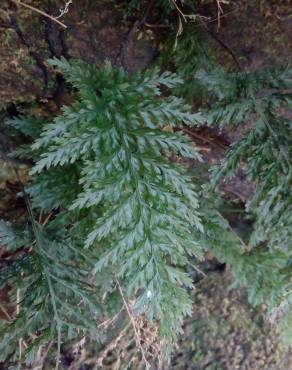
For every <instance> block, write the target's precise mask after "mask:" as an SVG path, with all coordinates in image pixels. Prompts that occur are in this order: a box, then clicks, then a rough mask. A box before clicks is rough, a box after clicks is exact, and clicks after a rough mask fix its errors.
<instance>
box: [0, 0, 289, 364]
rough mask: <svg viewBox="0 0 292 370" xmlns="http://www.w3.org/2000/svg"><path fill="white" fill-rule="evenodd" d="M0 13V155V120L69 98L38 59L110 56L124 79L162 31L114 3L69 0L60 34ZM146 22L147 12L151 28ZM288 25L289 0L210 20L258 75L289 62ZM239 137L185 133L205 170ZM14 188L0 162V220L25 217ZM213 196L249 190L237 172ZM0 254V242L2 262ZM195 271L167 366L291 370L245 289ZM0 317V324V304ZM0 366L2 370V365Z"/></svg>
mask: <svg viewBox="0 0 292 370" xmlns="http://www.w3.org/2000/svg"><path fill="white" fill-rule="evenodd" d="M4 3H5V2H4ZM35 3H36V2H35ZM47 3H48V4H49V3H51V2H49V1H48V2H47ZM40 4H41V2H40ZM1 7H2V5H0V154H1V152H2V153H3V152H5V151H6V150H7V148H8V149H9V146H10V145H12V146H13V145H15V143H14V142H11V143H10V141H9V140H8V139H7V137H6V136H5V126H4V119H5V118H6V117H7V116H9V115H13V114H15V113H21V112H26V113H30V114H41V115H43V116H47V117H49V116H52V115H54V114H56V113H57V112H58V111H59V109H60V107H61V106H62V105H63V104H66V103H70V101H71V96H70V94H68V91H67V89H66V84H65V83H64V81H63V79H62V78H61V77H60V76H59V75H56V74H54V73H53V72H52V71H51V70H50V69H49V67H48V66H47V64H46V62H45V60H46V59H47V58H49V57H53V56H57V57H60V56H61V55H63V56H65V57H67V58H68V57H70V58H81V59H84V60H86V61H88V62H90V63H95V64H97V65H100V64H101V63H103V61H104V60H105V59H109V60H111V62H112V63H114V64H121V65H122V66H123V67H124V68H125V69H126V70H127V71H129V72H130V73H131V72H134V71H136V70H139V69H144V68H146V67H148V66H149V65H151V64H152V63H153V62H154V61H155V59H156V58H157V56H158V55H159V52H160V47H161V45H160V39H161V32H167V28H166V29H164V28H159V27H152V26H151V27H150V26H149V27H148V26H147V24H145V25H143V27H141V28H140V29H139V28H137V27H135V20H133V19H131V17H129V18H128V19H126V18H125V16H124V15H123V14H122V11H121V9H120V8H119V7H118V6H117V7H115V8H113V6H112V4H111V3H109V2H106V1H105V2H101V1H96V2H90V1H82V0H76V1H74V2H73V4H72V6H71V8H70V11H69V13H68V14H67V15H65V16H64V18H63V19H62V21H64V23H65V24H66V25H67V26H68V28H67V29H66V30H62V29H60V28H59V27H58V26H57V25H56V24H55V23H54V22H50V21H49V20H48V19H41V18H40V17H39V16H38V15H36V14H33V13H32V12H30V11H29V10H26V9H20V8H19V9H18V11H16V10H15V11H14V12H13V16H12V17H10V16H8V15H7V14H8V13H7V9H8V8H9V5H7V4H4V5H3V8H1ZM46 10H47V11H48V12H49V13H50V14H54V13H56V9H55V8H54V7H53V6H52V5H48V8H47V9H46ZM57 13H58V12H57ZM151 21H152V20H151V16H150V18H149V20H148V22H149V24H151ZM291 22H292V20H291V2H290V1H289V0H274V1H268V0H237V1H230V5H228V6H227V5H226V8H224V15H223V17H222V19H221V22H220V24H219V23H218V20H214V21H212V23H210V27H211V28H212V31H213V32H214V33H216V35H217V36H218V37H219V38H220V40H222V41H223V42H224V44H225V45H226V46H227V47H228V49H229V50H231V51H232V53H233V54H234V55H235V56H236V59H237V61H238V63H239V64H240V66H241V67H242V68H245V69H257V68H259V67H262V66H264V65H273V64H283V63H284V64H285V63H286V62H288V61H289V57H290V56H291V52H292V40H291V34H292V23H291ZM161 30H163V31H161ZM36 31H37V32H36ZM195 31H196V26H195V27H194V32H195ZM210 42H211V43H213V44H214V47H215V48H216V50H217V58H218V60H219V61H221V62H222V63H224V64H225V65H230V66H232V64H233V63H234V61H233V59H232V57H231V55H230V53H229V52H228V51H226V50H225V49H224V48H222V45H219V44H218V42H217V41H216V40H215V39H212V37H211V39H210ZM241 134H242V132H241V131H240V130H239V131H230V130H229V131H226V132H222V133H219V132H217V131H214V130H209V129H200V130H197V129H192V130H191V131H190V132H189V135H190V136H191V138H192V139H193V140H194V142H195V143H196V144H197V145H198V146H200V147H201V148H203V151H202V152H203V154H204V157H205V159H206V160H207V162H208V163H209V164H215V163H216V162H218V160H220V158H221V157H222V156H223V154H224V152H225V151H226V149H227V148H228V146H229V144H230V143H231V142H232V141H233V140H234V139H235V138H237V137H238V136H240V135H241ZM16 165H17V166H18V168H19V169H20V172H21V173H20V175H21V178H22V179H23V181H24V182H25V181H27V180H28V177H27V173H28V168H29V164H25V163H16ZM189 165H190V171H194V170H197V169H196V168H195V169H194V168H192V163H190V164H189ZM202 171H204V169H202ZM19 190H20V189H19V188H18V185H17V179H16V178H15V175H14V173H13V171H11V169H10V168H9V167H8V166H7V164H6V163H5V160H4V159H2V160H1V159H0V218H4V219H10V220H14V219H20V218H24V217H25V214H26V211H25V205H24V203H23V200H22V199H21V198H19V197H17V192H18V191H19ZM221 190H222V193H223V194H224V195H225V196H226V197H227V198H228V199H231V200H232V202H233V203H234V204H237V205H238V208H240V207H242V204H243V202H244V201H245V200H246V199H248V197H249V196H250V193H251V192H252V185H251V184H249V183H248V182H246V181H245V179H244V176H243V175H242V174H239V175H238V176H237V177H236V178H235V179H234V180H233V181H232V182H228V183H225V184H223V185H222V187H221ZM231 222H232V223H233V224H234V225H235V227H237V228H238V229H241V232H243V233H244V230H245V228H246V227H247V226H246V225H245V224H244V223H243V224H241V223H240V222H238V219H237V217H236V216H235V215H232V216H231ZM3 253H4V252H3V250H2V249H1V246H0V259H1V257H3ZM5 258H6V257H5ZM203 268H205V269H207V270H209V271H211V270H215V271H213V272H211V273H210V274H208V277H207V278H206V279H203V280H201V281H200V282H199V284H198V286H197V290H196V291H195V292H194V302H195V303H194V314H193V317H192V318H190V319H189V320H188V321H187V322H186V323H185V334H184V336H183V338H182V339H181V341H180V343H179V345H178V347H177V350H176V351H175V354H174V357H173V361H172V363H171V365H170V366H169V367H168V369H174V370H183V369H186V370H188V369H190V370H191V369H196V370H235V369H240V370H281V369H283V370H286V369H292V360H291V356H289V355H288V354H287V353H286V351H285V349H284V347H283V346H282V344H281V342H280V340H279V338H278V334H277V333H276V330H275V328H274V327H273V326H272V325H271V324H270V323H269V322H268V321H267V320H266V319H265V308H264V307H260V308H258V309H256V310H255V309H253V308H251V307H250V306H249V305H248V304H247V299H246V296H245V293H244V290H240V289H237V290H232V289H229V286H230V280H231V279H230V273H229V271H226V270H225V269H222V266H220V265H218V264H216V262H214V261H207V262H206V264H205V266H203ZM7 299H8V296H7V289H6V290H2V291H0V303H1V302H5V301H7ZM12 314H13V310H12V311H9V312H8V315H12ZM0 317H1V318H2V319H5V314H4V312H2V311H1V305H0ZM113 352H115V351H113ZM118 355H119V354H118V353H117V352H116V353H109V354H108V358H107V359H105V362H104V366H103V368H104V369H114V366H115V361H116V360H117V358H118ZM77 362H78V361H77V360H76V358H74V356H73V357H72V356H71V353H70V350H68V352H64V353H63V365H64V369H71V370H73V369H76V370H81V369H83V370H85V369H91V368H93V367H91V364H90V361H89V360H87V359H86V357H85V358H84V361H83V363H80V362H79V364H78V366H79V367H78V368H76V366H77V365H76V363H77ZM1 366H2V367H1ZM49 368H50V367H48V369H49ZM0 369H3V370H6V369H7V368H6V367H5V364H3V365H1V364H0Z"/></svg>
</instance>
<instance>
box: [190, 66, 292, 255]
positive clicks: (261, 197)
mask: <svg viewBox="0 0 292 370" xmlns="http://www.w3.org/2000/svg"><path fill="white" fill-rule="evenodd" d="M197 77H198V79H199V80H200V81H201V82H202V83H203V84H204V85H205V86H206V88H207V89H208V90H209V92H210V94H212V95H213V99H214V101H213V102H212V108H211V109H208V110H206V111H203V112H202V115H203V116H204V118H205V120H206V122H207V124H209V125H216V126H219V127H225V126H227V125H232V126H235V127H239V125H240V124H244V123H246V122H250V128H249V130H248V132H247V133H246V134H245V135H244V137H243V138H241V139H239V140H238V141H236V142H235V143H234V144H233V145H232V147H231V148H230V151H229V152H228V154H227V156H226V157H225V159H224V160H223V162H222V163H221V164H220V165H219V166H218V167H217V168H216V169H214V172H213V175H212V178H213V183H214V184H215V185H216V184H218V183H219V180H220V179H221V178H222V177H223V176H224V177H228V176H232V175H234V174H235V172H236V170H237V169H238V168H239V167H240V166H242V165H243V166H244V168H245V172H246V174H247V176H248V178H249V179H251V180H252V181H254V182H255V183H256V184H257V186H256V191H255V193H254V195H253V197H252V199H251V200H250V201H249V203H248V205H247V209H248V210H249V211H251V212H253V213H254V214H255V217H256V223H255V227H254V230H255V231H254V233H253V234H252V236H251V240H250V245H251V246H256V245H258V244H259V243H260V242H263V241H268V243H269V247H271V248H281V249H283V250H286V251H287V253H288V255H290V253H291V230H292V217H291V214H292V197H291V191H290V189H291V185H292V182H291V180H292V177H291V175H292V163H291V154H292V153H291V148H292V141H291V137H292V136H291V123H290V121H289V119H288V118H286V117H285V113H284V112H283V110H285V109H286V110H287V108H289V107H291V92H290V91H291V90H290V89H291V69H289V68H277V69H270V70H262V71H256V72H249V73H247V72H238V73H224V72H220V71H219V72H217V73H214V74H210V73H205V72H204V71H199V72H198V73H197ZM252 119H254V120H255V122H254V123H253V121H252Z"/></svg>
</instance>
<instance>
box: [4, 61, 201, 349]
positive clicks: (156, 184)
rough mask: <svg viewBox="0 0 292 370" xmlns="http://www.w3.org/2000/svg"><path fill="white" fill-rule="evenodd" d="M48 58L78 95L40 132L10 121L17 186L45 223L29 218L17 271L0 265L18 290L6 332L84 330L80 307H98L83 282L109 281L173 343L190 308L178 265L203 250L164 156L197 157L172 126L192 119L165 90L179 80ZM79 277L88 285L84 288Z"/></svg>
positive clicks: (174, 169) (183, 179) (177, 168)
mask: <svg viewBox="0 0 292 370" xmlns="http://www.w3.org/2000/svg"><path fill="white" fill-rule="evenodd" d="M50 63H51V64H52V65H53V66H55V67H57V68H58V70H59V71H61V72H62V73H63V74H64V76H65V77H66V79H67V81H68V82H70V83H71V84H72V85H73V87H74V88H75V89H76V93H77V98H76V101H75V102H74V103H73V104H72V105H71V106H70V107H65V108H63V113H62V114H61V115H60V116H57V117H56V118H55V119H54V121H53V122H52V123H42V124H40V126H39V127H41V128H42V130H41V132H40V133H39V130H38V129H35V128H36V122H37V121H36V120H31V121H30V120H29V119H23V120H22V119H21V120H22V121H23V125H22V124H21V123H20V122H21V120H20V119H15V120H12V121H11V122H10V125H12V126H13V125H14V126H15V127H16V128H21V129H22V131H23V133H25V134H28V135H29V136H30V137H31V138H32V139H34V142H33V144H32V146H31V148H28V147H27V146H26V147H24V148H23V149H22V154H23V153H24V154H25V155H26V156H28V155H31V156H32V158H38V160H37V162H36V164H35V166H34V167H33V169H32V171H31V173H32V175H33V181H32V183H31V184H30V186H29V188H28V189H27V191H28V194H29V195H30V196H31V198H32V201H33V207H34V209H35V210H38V211H39V212H42V213H47V214H49V213H52V221H51V222H49V224H48V225H47V226H46V227H41V226H40V225H39V224H37V223H36V222H35V221H33V223H32V226H33V235H34V238H35V242H34V241H33V239H34V238H32V239H31V241H30V242H29V243H28V244H31V250H30V252H29V253H28V254H27V256H26V257H25V258H24V259H23V260H21V261H17V263H16V265H17V266H18V269H19V273H18V274H16V275H14V273H12V274H9V273H8V276H7V274H4V275H3V276H4V277H5V276H6V280H5V282H7V283H9V284H11V285H13V286H15V287H17V288H18V289H19V290H20V294H21V295H24V296H26V298H25V299H24V300H23V301H22V304H21V307H22V310H21V316H17V317H16V318H15V320H14V321H13V323H12V324H11V326H10V327H11V330H10V331H9V333H10V336H9V338H10V339H9V338H8V339H7V342H9V343H10V341H11V340H12V339H16V338H19V336H23V337H24V336H25V334H28V333H29V331H30V332H34V331H35V330H40V331H41V332H42V334H41V336H40V339H39V340H40V341H41V338H43V337H46V335H48V336H49V337H52V336H54V334H57V337H58V342H59V346H60V343H61V341H62V340H63V338H65V337H66V336H64V330H67V329H70V335H71V331H72V330H73V329H75V327H79V328H80V330H81V332H79V335H81V333H82V330H83V329H84V330H89V331H91V330H92V328H91V327H89V325H87V324H89V322H88V316H89V317H90V316H91V319H90V323H91V325H93V326H94V323H95V322H96V320H95V319H94V317H95V315H96V314H97V313H98V312H99V308H98V307H99V306H98V304H97V303H96V304H95V303H92V301H91V299H90V297H89V296H88V293H89V292H88V289H92V290H91V293H90V296H91V298H92V299H94V298H95V297H101V296H102V295H104V294H105V293H107V292H108V294H109V295H111V294H112V292H113V291H114V290H115V289H117V282H118V281H119V282H121V285H122V287H123V289H124V290H125V295H126V297H127V300H128V301H130V300H131V301H133V300H134V302H135V303H134V306H133V313H134V314H141V313H143V314H145V315H146V317H147V320H148V321H150V322H153V321H155V322H156V321H159V323H160V335H161V336H162V337H164V338H167V339H168V341H169V342H172V341H173V340H174V339H176V337H177V334H178V333H179V332H180V330H181V325H182V322H183V318H184V317H185V316H186V315H190V314H191V309H192V303H191V299H190V297H189V294H188V289H190V288H192V286H193V283H192V279H191V277H190V276H189V275H188V274H187V273H186V272H185V269H184V268H185V266H186V264H187V263H188V258H189V257H190V256H195V257H197V258H202V249H201V247H200V245H199V244H198V243H197V241H196V239H195V238H194V235H195V233H194V231H195V230H200V232H202V231H203V226H202V223H201V220H200V215H199V213H198V199H197V198H198V193H197V190H196V187H195V186H194V184H193V183H192V182H191V179H190V178H189V177H188V176H187V174H186V170H185V169H184V167H183V166H182V165H180V164H178V163H176V161H174V160H173V159H175V158H176V157H187V158H192V159H194V160H200V155H199V153H198V152H197V150H196V148H195V147H194V146H193V145H190V143H189V140H188V138H187V137H185V136H183V135H182V134H181V133H180V132H179V131H174V130H173V127H178V126H180V125H181V124H186V125H193V124H195V117H196V116H195V115H193V114H191V113H189V107H188V106H187V105H185V104H184V101H183V99H181V98H177V97H176V96H173V95H170V94H169V91H170V90H171V89H174V88H177V87H178V86H179V85H181V83H182V80H181V79H180V78H179V77H177V76H176V75H175V74H172V73H169V72H164V73H162V74H159V73H158V71H157V70H150V71H147V72H144V73H137V74H135V75H132V76H129V75H127V74H126V73H125V72H124V71H123V70H122V69H114V68H113V67H112V66H111V65H110V64H106V65H105V67H104V68H102V69H97V68H96V67H94V66H89V65H87V64H85V63H83V62H78V61H76V62H71V63H68V62H67V61H66V60H65V59H61V60H57V59H53V60H51V61H50ZM162 89H163V91H164V96H162ZM30 122H31V126H30ZM20 152H21V151H20ZM31 218H32V219H33V216H32V214H31ZM3 235H4V236H5V233H4V232H3V234H2V238H1V239H2V241H3V244H5V240H7V238H8V236H7V237H3ZM7 235H8V234H7ZM5 238H6V239H5ZM10 244H11V243H10ZM25 244H26V241H25V239H23V244H22V245H23V246H24V245H25ZM88 261H89V262H88ZM90 275H92V276H94V281H95V284H93V285H91V284H89V286H88V285H87V284H88V279H89V278H90ZM92 279H93V278H92V277H91V278H90V281H92ZM70 281H71V283H70ZM86 281H87V283H86ZM81 282H83V283H82V284H83V285H82V284H81ZM80 284H81V285H80ZM82 288H83V290H82ZM29 289H32V290H33V291H34V294H28V290H29ZM94 291H95V293H94ZM101 291H102V294H100V295H99V294H98V292H99V293H100V292H101ZM78 300H79V301H80V302H79V305H78ZM77 306H78V307H80V311H82V312H79V309H76V307H77ZM105 306H106V305H105ZM85 313H86V315H85ZM84 315H85V316H84ZM28 317H29V319H28ZM23 320H25V321H26V323H27V325H24V326H23V323H24V321H23ZM40 320H41V321H40ZM19 328H21V329H19ZM71 329H72V330H71ZM18 330H20V331H18ZM28 330H29V331H28ZM7 335H8V334H7ZM11 338H12V339H11ZM5 344H6V341H4V342H3V346H5Z"/></svg>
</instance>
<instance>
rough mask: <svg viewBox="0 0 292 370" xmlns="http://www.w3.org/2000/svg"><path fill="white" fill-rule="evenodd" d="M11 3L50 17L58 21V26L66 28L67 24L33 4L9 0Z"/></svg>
mask: <svg viewBox="0 0 292 370" xmlns="http://www.w3.org/2000/svg"><path fill="white" fill-rule="evenodd" d="M10 1H11V2H12V3H13V4H15V5H20V6H23V7H25V8H27V9H30V10H32V11H34V12H35V13H38V14H41V15H42V16H44V17H46V18H49V19H51V20H52V21H54V22H56V23H58V25H59V26H61V27H63V28H67V26H66V25H65V24H64V23H62V22H61V21H59V20H58V19H57V18H55V17H53V16H51V15H50V14H48V13H46V12H44V11H42V10H40V9H38V8H35V7H34V6H32V5H29V4H26V3H23V2H22V1H20V0H10Z"/></svg>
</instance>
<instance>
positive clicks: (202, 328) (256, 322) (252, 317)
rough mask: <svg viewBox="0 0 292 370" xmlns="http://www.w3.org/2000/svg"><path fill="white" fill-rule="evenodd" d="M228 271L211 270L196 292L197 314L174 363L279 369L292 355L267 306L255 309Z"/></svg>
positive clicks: (218, 369)
mask: <svg viewBox="0 0 292 370" xmlns="http://www.w3.org/2000/svg"><path fill="white" fill-rule="evenodd" d="M231 282H232V278H231V277H230V276H229V275H228V274H226V273H225V274H220V273H212V274H211V275H210V276H208V277H207V278H206V279H205V280H203V281H202V282H201V284H200V286H199V287H197V290H196V292H195V294H194V314H193V316H192V317H191V318H190V319H188V320H187V321H186V323H185V328H184V330H185V333H184V335H183V338H182V339H181V341H180V343H179V344H178V349H177V351H176V353H175V355H174V357H173V361H172V364H171V366H170V367H169V369H176V370H182V369H184V370H188V369H194V370H235V369H240V370H251V369H252V370H280V369H283V370H284V369H287V368H289V367H287V366H288V365H287V361H288V356H287V352H286V349H285V347H284V345H283V344H282V342H281V340H280V338H279V334H278V333H277V331H276V328H275V327H273V326H272V325H271V324H270V323H269V322H268V321H267V319H266V316H265V310H264V307H261V308H258V309H253V308H252V307H250V306H249V304H248V303H247V298H246V296H245V294H244V291H241V290H238V289H237V290H230V289H229V287H230V284H231Z"/></svg>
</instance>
